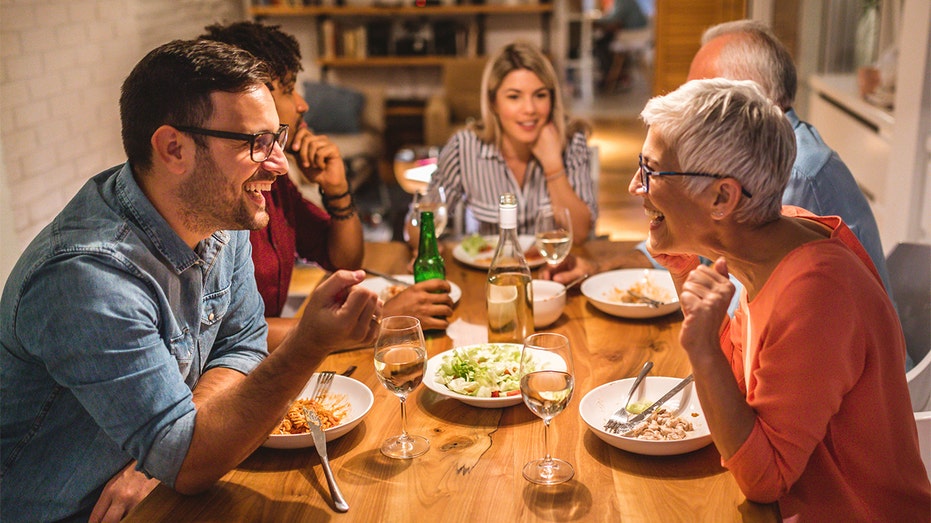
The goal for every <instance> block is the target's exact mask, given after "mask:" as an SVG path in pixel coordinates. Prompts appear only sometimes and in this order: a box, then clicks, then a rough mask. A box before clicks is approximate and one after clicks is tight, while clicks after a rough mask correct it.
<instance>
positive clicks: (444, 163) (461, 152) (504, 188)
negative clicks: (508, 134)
mask: <svg viewBox="0 0 931 523" xmlns="http://www.w3.org/2000/svg"><path fill="white" fill-rule="evenodd" d="M563 164H564V165H565V168H566V175H567V176H568V178H569V184H570V185H571V186H572V188H573V190H575V192H576V194H577V195H578V196H579V198H580V199H581V200H582V201H584V202H585V203H586V204H587V205H588V208H589V210H591V214H592V218H591V219H592V224H593V225H594V223H595V219H596V218H597V216H598V204H597V201H596V196H595V194H594V190H593V188H592V177H591V173H590V164H589V150H588V145H587V143H586V138H585V135H584V134H582V133H576V134H574V135H573V136H572V140H570V142H569V144H568V145H567V146H566V149H565V151H563ZM527 169H528V176H527V178H526V180H524V186H523V187H520V186H518V184H517V180H516V179H515V178H514V175H513V174H512V173H511V171H510V169H508V167H507V164H506V163H505V161H504V157H503V156H502V155H501V153H500V151H499V150H498V148H497V147H496V146H495V145H494V144H487V143H485V142H483V141H481V140H480V139H479V138H478V136H476V134H475V133H474V132H472V131H470V130H461V131H459V132H457V133H456V134H455V135H453V137H452V138H450V139H449V141H448V142H447V143H446V145H445V146H444V147H443V150H442V151H441V152H440V157H439V160H438V167H437V170H436V172H435V173H434V174H433V177H432V179H431V180H430V184H431V185H440V186H442V187H443V188H444V189H445V191H446V203H447V206H448V208H449V209H450V215H451V216H452V215H454V214H455V211H454V210H455V209H457V207H458V206H459V205H464V206H465V211H466V212H465V213H463V214H464V215H466V218H467V219H466V226H465V228H462V227H461V226H459V225H458V224H457V227H459V229H460V231H464V232H465V233H473V232H478V233H480V234H497V232H498V197H499V196H500V195H501V194H503V193H507V192H510V193H514V194H515V195H517V202H518V205H517V232H518V233H519V234H533V222H534V217H535V216H536V215H537V214H538V213H539V212H540V211H541V210H542V209H546V208H548V207H549V206H550V197H549V193H548V192H547V190H546V179H545V175H544V173H543V168H542V166H541V165H540V163H539V162H537V160H536V159H535V158H531V159H530V163H529V164H528V165H527Z"/></svg>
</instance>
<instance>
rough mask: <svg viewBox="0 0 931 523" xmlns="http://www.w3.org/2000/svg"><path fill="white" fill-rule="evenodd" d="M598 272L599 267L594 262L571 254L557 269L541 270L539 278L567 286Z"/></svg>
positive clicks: (547, 268)
mask: <svg viewBox="0 0 931 523" xmlns="http://www.w3.org/2000/svg"><path fill="white" fill-rule="evenodd" d="M597 272H598V266H597V265H596V264H595V263H594V262H592V261H589V260H587V259H585V258H580V257H578V256H574V255H572V254H570V255H569V256H566V259H565V260H563V262H562V263H560V264H559V265H557V266H556V267H555V268H552V269H551V268H550V267H549V266H545V267H543V268H541V269H540V273H539V277H540V279H542V280H553V281H556V282H559V283H562V284H563V285H565V284H567V283H569V282H571V281H572V280H574V279H576V278H580V277H582V276H584V275H586V274H588V275H592V274H595V273H597Z"/></svg>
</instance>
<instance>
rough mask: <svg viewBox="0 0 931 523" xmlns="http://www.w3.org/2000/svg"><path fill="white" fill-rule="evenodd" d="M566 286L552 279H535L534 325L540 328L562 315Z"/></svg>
mask: <svg viewBox="0 0 931 523" xmlns="http://www.w3.org/2000/svg"><path fill="white" fill-rule="evenodd" d="M565 306H566V286H565V285H563V284H561V283H559V282H555V281H552V280H533V326H534V327H536V328H538V329H540V328H543V327H546V326H547V325H550V324H552V323H553V322H555V321H556V320H558V319H559V317H560V316H562V310H563V308H565Z"/></svg>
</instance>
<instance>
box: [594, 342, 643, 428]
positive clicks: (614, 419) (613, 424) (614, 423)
mask: <svg viewBox="0 0 931 523" xmlns="http://www.w3.org/2000/svg"><path fill="white" fill-rule="evenodd" d="M652 368H653V362H652V361H649V360H648V361H647V362H646V363H644V364H643V367H642V368H641V369H640V373H639V374H637V378H636V379H634V384H633V385H631V387H630V392H628V393H627V401H626V402H625V403H624V406H623V407H621V408H619V409H618V410H617V412H615V413H614V414H612V415H611V417H610V418H608V421H606V422H605V430H608V431H612V432H613V431H615V429H617V427H618V426H619V425H620V424H621V423H627V422H628V421H629V420H630V411H629V410H627V406H628V405H630V399H631V398H633V397H634V393H635V392H637V387H639V386H640V383H641V382H642V381H643V378H646V376H647V374H649V372H650V369H652ZM621 414H624V418H623V419H621Z"/></svg>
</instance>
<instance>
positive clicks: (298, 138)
mask: <svg viewBox="0 0 931 523" xmlns="http://www.w3.org/2000/svg"><path fill="white" fill-rule="evenodd" d="M290 149H291V150H290V151H289V152H290V153H291V154H293V155H294V157H295V158H297V165H298V167H300V169H301V172H303V173H304V176H305V177H306V178H307V180H308V181H310V182H313V183H318V184H320V186H321V187H323V190H324V191H326V192H327V193H330V194H338V193H342V192H345V191H346V190H347V189H348V188H349V184H348V183H347V182H346V166H345V165H344V164H343V158H342V156H341V155H340V152H339V148H338V147H336V144H334V143H333V142H331V141H330V139H329V138H328V137H326V136H325V135H322V134H313V133H311V132H310V131H309V130H307V129H306V128H301V129H299V130H298V131H297V134H296V135H295V136H294V141H293V142H292V143H291V147H290Z"/></svg>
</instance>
